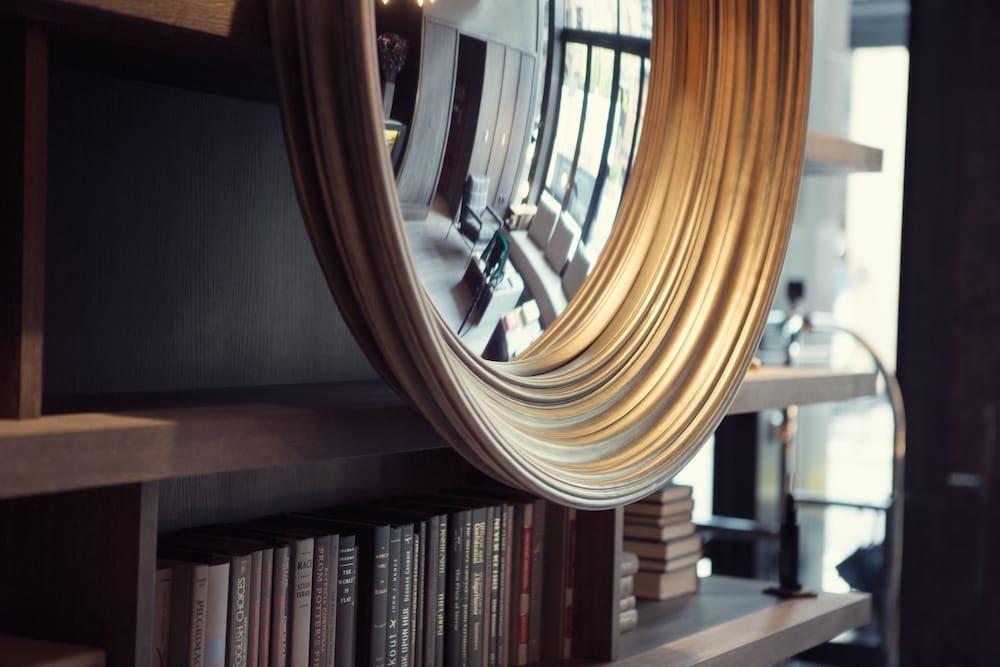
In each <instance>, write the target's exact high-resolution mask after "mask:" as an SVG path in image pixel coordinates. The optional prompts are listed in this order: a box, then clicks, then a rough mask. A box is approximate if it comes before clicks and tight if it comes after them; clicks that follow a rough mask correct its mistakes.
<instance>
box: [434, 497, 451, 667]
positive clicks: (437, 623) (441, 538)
mask: <svg viewBox="0 0 1000 667" xmlns="http://www.w3.org/2000/svg"><path fill="white" fill-rule="evenodd" d="M449 521H451V519H450V518H449V517H448V515H447V514H442V515H439V516H438V530H437V536H438V537H437V573H436V574H437V576H436V579H437V582H436V585H437V587H436V589H435V591H434V667H444V664H445V650H444V639H445V628H446V627H447V626H446V623H445V618H446V615H447V609H448V607H447V597H448V553H449V552H448V527H449V525H450V524H449Z"/></svg>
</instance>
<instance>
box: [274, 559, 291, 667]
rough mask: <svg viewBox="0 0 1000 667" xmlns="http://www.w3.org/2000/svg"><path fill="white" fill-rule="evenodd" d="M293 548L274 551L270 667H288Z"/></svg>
mask: <svg viewBox="0 0 1000 667" xmlns="http://www.w3.org/2000/svg"><path fill="white" fill-rule="evenodd" d="M291 553H292V551H291V548H290V547H289V546H287V545H285V546H281V547H275V549H274V576H273V578H272V580H271V642H270V643H271V646H270V649H269V651H268V653H270V660H269V662H268V667H287V666H288V605H289V603H290V595H291V591H290V590H289V577H290V576H291V570H290V563H291Z"/></svg>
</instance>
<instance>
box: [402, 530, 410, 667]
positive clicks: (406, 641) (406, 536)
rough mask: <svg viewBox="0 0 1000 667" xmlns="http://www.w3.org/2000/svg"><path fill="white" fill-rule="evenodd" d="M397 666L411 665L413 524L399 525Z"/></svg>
mask: <svg viewBox="0 0 1000 667" xmlns="http://www.w3.org/2000/svg"><path fill="white" fill-rule="evenodd" d="M400 529H401V534H400V545H399V561H400V562H399V565H400V575H399V667H411V663H410V659H411V656H412V653H411V651H412V648H413V643H412V636H413V635H412V630H413V618H412V616H411V611H412V609H413V524H406V525H404V526H401V527H400Z"/></svg>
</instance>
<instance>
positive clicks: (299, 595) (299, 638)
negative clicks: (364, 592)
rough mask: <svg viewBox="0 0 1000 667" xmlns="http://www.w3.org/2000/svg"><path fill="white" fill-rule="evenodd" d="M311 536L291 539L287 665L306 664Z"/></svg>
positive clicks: (309, 606)
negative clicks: (293, 553) (293, 546)
mask: <svg viewBox="0 0 1000 667" xmlns="http://www.w3.org/2000/svg"><path fill="white" fill-rule="evenodd" d="M313 547H314V543H313V539H312V538H311V537H310V538H306V539H302V540H297V541H296V543H295V571H294V572H292V573H290V575H289V576H290V577H291V579H290V581H289V586H291V581H294V582H295V585H294V588H293V589H292V595H291V596H290V600H289V603H288V664H289V666H290V667H309V637H310V624H311V622H312V598H313V591H312V586H313Z"/></svg>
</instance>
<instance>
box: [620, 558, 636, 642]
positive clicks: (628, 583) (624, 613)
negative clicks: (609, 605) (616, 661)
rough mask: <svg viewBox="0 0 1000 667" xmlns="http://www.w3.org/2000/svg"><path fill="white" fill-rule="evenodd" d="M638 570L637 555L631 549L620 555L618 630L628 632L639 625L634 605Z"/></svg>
mask: <svg viewBox="0 0 1000 667" xmlns="http://www.w3.org/2000/svg"><path fill="white" fill-rule="evenodd" d="M638 571H639V557H638V556H637V555H636V554H634V553H632V552H631V551H623V552H622V556H621V573H622V587H621V597H620V598H619V600H618V631H619V632H628V631H629V630H634V629H635V626H637V625H639V610H638V609H636V607H635V575H636V573H637V572H638Z"/></svg>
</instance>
